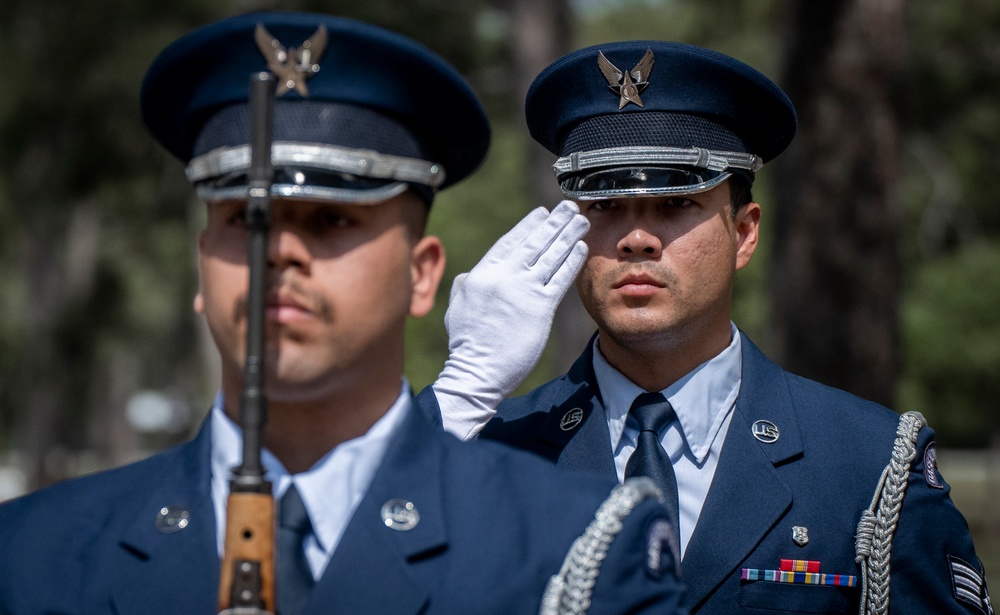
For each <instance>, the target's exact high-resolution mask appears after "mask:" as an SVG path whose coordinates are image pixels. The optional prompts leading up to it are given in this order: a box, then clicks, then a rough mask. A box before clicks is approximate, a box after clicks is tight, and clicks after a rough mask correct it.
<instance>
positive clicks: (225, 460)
mask: <svg viewBox="0 0 1000 615" xmlns="http://www.w3.org/2000/svg"><path fill="white" fill-rule="evenodd" d="M411 403H412V401H411V397H410V383H409V382H408V381H407V380H406V378H403V382H402V385H401V387H400V393H399V397H398V398H397V399H396V401H395V403H393V405H392V406H391V407H390V408H389V410H388V411H387V412H386V413H385V414H384V415H383V416H382V418H380V419H379V420H378V421H376V422H375V424H374V425H372V427H371V429H369V430H368V432H367V433H365V434H364V435H362V436H359V437H357V438H354V439H353V440H348V441H347V442H342V443H341V444H339V445H337V446H336V447H335V448H334V449H333V450H331V451H330V452H329V453H327V454H326V455H325V456H324V457H323V458H322V459H320V460H319V461H317V462H316V464H315V465H313V467H311V468H309V469H308V470H306V471H305V472H301V473H299V474H295V475H291V474H289V473H288V470H286V469H285V467H284V466H283V465H282V464H281V462H280V461H278V458H277V457H275V456H274V455H272V454H271V452H270V451H268V450H267V449H264V450H263V451H262V455H261V457H262V461H263V463H264V468H265V470H266V472H267V474H266V477H267V479H268V480H269V481H271V484H272V487H273V492H274V498H275V500H276V501H277V500H278V499H280V498H281V496H282V495H284V493H285V490H286V489H288V486H289V485H290V484H291V483H293V482H294V483H295V487H296V488H297V489H298V491H299V494H301V496H302V501H303V502H304V503H305V506H306V510H308V511H309V520H310V522H311V523H312V527H313V533H312V535H311V536H309V537H308V538H307V539H306V541H305V552H306V559H307V560H308V561H309V567H310V568H311V569H312V573H313V577H314V578H316V579H319V578H320V576H322V574H323V570H325V569H326V565H327V563H328V562H329V561H330V556H332V555H333V552H334V551H335V550H336V548H337V544H338V543H339V542H340V538H341V536H342V535H343V533H344V530H345V529H346V528H347V524H348V523H349V522H350V520H351V517H352V516H353V515H354V511H355V509H356V508H357V507H358V504H359V503H361V499H362V498H363V497H364V495H365V493H367V492H368V487H369V486H371V482H372V478H373V477H374V476H375V471H376V470H377V469H378V467H379V466H380V465H381V464H382V460H383V458H384V457H385V452H386V449H387V448H388V446H389V439H390V438H391V437H392V435H393V434H394V433H396V431H397V430H398V429H399V425H400V424H401V423H402V421H403V418H404V417H405V416H406V413H407V411H408V408H409V407H410V405H411ZM211 421H212V427H211V429H212V501H213V504H214V505H215V518H216V522H217V523H216V528H218V529H217V533H216V538H217V540H218V549H219V556H220V557H221V556H222V553H223V549H224V544H225V528H226V500H227V499H228V497H229V479H230V476H231V474H232V469H233V468H234V467H235V466H237V465H239V463H240V460H241V458H242V454H243V435H242V432H241V431H240V429H239V427H238V426H237V425H236V424H235V423H233V421H231V420H230V419H229V417H228V416H226V413H225V412H223V410H222V394H221V392H220V393H219V394H218V395H217V396H216V398H215V403H214V404H213V406H212V416H211Z"/></svg>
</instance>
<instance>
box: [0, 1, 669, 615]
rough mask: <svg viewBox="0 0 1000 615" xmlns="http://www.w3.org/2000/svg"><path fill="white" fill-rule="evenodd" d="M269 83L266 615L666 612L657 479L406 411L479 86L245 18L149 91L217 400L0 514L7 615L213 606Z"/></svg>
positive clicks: (184, 48)
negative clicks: (151, 442)
mask: <svg viewBox="0 0 1000 615" xmlns="http://www.w3.org/2000/svg"><path fill="white" fill-rule="evenodd" d="M265 70H268V71H270V72H271V73H273V74H274V75H275V76H276V77H277V80H276V92H275V100H274V106H273V109H274V111H273V146H272V147H271V158H272V162H273V165H274V178H273V182H272V184H271V198H272V203H271V211H270V215H271V226H270V235H269V241H268V243H267V255H266V263H267V271H266V276H265V277H266V281H267V284H266V286H267V288H266V293H265V295H266V299H265V300H266V305H265V317H266V318H265V325H264V328H265V333H266V345H265V348H266V352H265V353H264V366H265V369H264V372H265V376H266V377H265V379H264V382H265V390H266V393H267V397H268V401H269V407H268V410H269V412H268V421H267V423H266V425H265V427H264V430H263V438H262V439H263V445H264V447H265V450H264V452H263V456H262V457H263V465H264V466H265V467H266V470H267V478H268V479H269V480H270V481H271V484H272V485H273V489H274V495H275V496H276V497H277V498H279V499H280V506H279V511H278V514H277V516H278V518H279V524H278V525H279V529H278V531H277V534H278V539H277V541H276V545H277V546H276V549H277V550H278V553H277V575H276V576H277V578H278V586H277V588H276V593H277V609H276V610H277V612H278V615H298V614H299V613H314V614H319V613H365V614H377V613H385V614H390V613H391V614H393V615H403V614H407V613H412V614H417V613H421V614H431V613H440V614H459V613H461V614H463V615H466V614H469V613H522V614H529V613H530V614H533V613H538V612H540V609H542V607H543V595H544V601H545V602H544V606H545V607H546V609H550V610H546V611H544V612H553V613H555V612H564V607H567V606H569V607H572V606H574V604H576V602H582V603H584V604H589V612H591V613H607V614H610V613H639V612H642V613H646V612H649V613H668V614H673V613H679V612H680V608H679V606H678V604H679V601H680V593H681V588H680V585H679V582H678V581H677V578H676V576H675V575H674V563H675V560H674V559H673V557H672V554H671V551H670V549H667V548H665V545H667V544H668V543H667V542H665V540H664V538H663V536H664V533H663V531H664V528H665V527H669V524H668V523H667V521H666V516H665V512H664V509H663V508H662V506H661V505H660V504H659V503H658V501H657V499H656V498H655V497H649V496H650V495H655V489H654V488H652V487H651V486H650V484H649V483H642V482H638V483H635V484H634V485H630V486H629V487H628V488H627V489H618V488H617V487H616V486H615V481H614V480H613V479H612V477H604V478H599V477H583V476H579V477H577V476H570V475H569V474H568V473H566V472H565V471H563V470H559V469H557V468H555V467H553V466H551V464H548V463H546V462H544V461H541V460H538V459H535V458H533V457H532V456H530V455H528V454H525V453H523V452H520V451H514V450H510V449H508V448H506V447H502V446H500V445H497V444H495V443H478V444H471V445H470V444H467V443H462V442H460V441H459V440H457V439H456V438H454V437H452V436H449V435H447V434H445V433H443V432H441V431H440V430H437V429H435V428H434V427H433V426H431V425H430V424H428V423H427V422H426V421H425V419H424V417H423V416H422V415H421V414H419V413H418V412H417V411H416V410H415V409H414V407H413V403H412V397H411V393H410V389H409V385H408V383H407V381H406V379H405V378H404V377H403V376H402V373H403V330H404V323H405V321H406V319H407V317H408V316H422V315H424V314H425V313H426V312H427V311H428V310H429V309H430V307H431V304H432V302H433V297H434V293H435V290H436V288H437V285H438V282H439V281H440V278H441V275H442V273H443V268H444V253H443V248H442V246H441V244H440V241H439V240H438V239H436V238H434V237H430V236H427V235H425V234H424V225H425V221H426V218H427V215H428V211H429V208H430V205H431V202H432V200H433V197H434V194H435V193H436V192H437V191H438V190H441V189H444V188H446V187H448V186H450V185H452V184H454V183H455V182H458V181H459V180H461V179H462V178H464V177H465V176H467V175H468V174H469V173H471V172H472V171H473V170H474V169H475V168H476V167H477V166H478V165H479V163H480V162H481V161H482V159H483V157H484V155H485V152H486V150H487V147H488V143H489V127H488V124H487V121H486V118H485V115H484V113H483V110H482V108H481V107H480V104H479V102H478V100H477V99H476V96H475V95H474V94H473V92H472V90H471V89H470V88H469V86H468V85H467V84H466V83H465V81H464V80H463V79H462V78H461V77H460V76H459V75H458V73H457V72H456V71H455V69H453V68H452V67H451V66H449V65H448V64H446V63H445V62H444V61H443V60H441V59H440V58H439V57H438V56H436V55H434V54H433V53H432V52H430V51H429V50H427V49H426V48H424V47H422V46H421V45H418V44H417V43H415V42H414V41H412V40H409V39H407V38H404V37H401V36H399V35H396V34H393V33H391V32H387V31H385V30H382V29H380V28H376V27H373V26H370V25H367V24H362V23H358V22H354V21H351V20H346V19H340V18H336V17H330V16H324V15H313V14H301V13H258V14H250V15H243V16H238V17H233V18H231V19H226V20H222V21H220V22H217V23H213V24H210V25H207V26H205V27H203V28H200V29H198V30H196V31H194V32H192V33H190V34H188V35H186V36H184V37H183V38H181V39H179V40H178V41H176V42H175V43H173V44H172V45H170V46H169V47H168V48H167V49H166V50H164V51H163V52H162V53H161V54H160V56H159V57H158V58H157V59H156V60H155V61H154V63H153V65H152V67H151V68H150V69H149V72H148V73H147V76H146V79H145V81H144V84H143V90H142V113H143V117H144V120H145V122H146V124H147V126H148V127H149V129H150V131H151V132H152V134H153V135H154V136H155V137H156V138H157V139H158V140H159V141H160V142H161V143H162V144H163V145H164V147H165V148H166V149H167V150H168V151H170V152H171V153H172V154H173V155H175V156H176V157H177V158H179V159H180V160H182V161H183V162H184V163H185V164H186V171H187V176H188V178H189V179H190V180H191V181H192V182H193V184H194V186H195V189H196V191H197V193H198V195H199V196H200V197H201V198H202V199H203V200H205V201H206V203H207V207H206V218H207V222H206V225H205V228H204V230H203V231H202V233H201V235H200V236H199V240H198V270H199V274H200V285H199V289H198V293H197V296H196V298H195V302H194V303H195V308H196V310H197V311H198V312H199V313H200V314H202V315H203V316H204V317H205V320H206V322H207V324H208V328H209V330H210V331H211V334H212V336H213V339H214V341H215V344H216V346H217V348H218V351H219V357H220V360H221V367H222V369H221V373H222V382H221V390H220V393H219V395H218V396H217V398H216V401H215V404H214V406H213V408H212V410H211V413H210V416H209V417H208V419H207V420H206V421H205V423H204V425H203V427H202V429H201V430H200V432H199V433H198V435H197V436H196V437H195V438H194V439H193V440H192V441H190V442H188V443H186V444H183V445H181V446H179V447H177V448H174V449H171V450H168V451H166V452H163V453H161V454H159V455H156V456H154V457H151V458H149V459H147V460H144V461H141V462H138V463H136V464H133V465H129V466H126V467H123V468H119V469H115V470H111V471H107V472H103V473H99V474H96V475H93V476H89V477H85V478H81V479H77V480H72V481H68V482H65V483H62V484H59V485H56V486H53V487H50V488H48V489H44V490H41V491H39V492H36V493H33V494H29V495H27V496H25V497H23V498H21V499H18V500H15V501H12V502H8V503H6V504H4V505H3V506H0V614H3V615H40V614H42V613H61V614H70V613H79V614H85V615H99V614H102V613H107V614H110V613H118V614H126V613H131V614H140V613H141V614H142V615H149V614H155V613H164V614H167V613H169V614H173V615H176V614H178V613H185V614H195V613H198V614H201V613H213V612H216V610H215V609H216V608H217V596H218V595H219V592H218V586H219V583H220V556H221V555H222V552H223V542H224V541H223V540H222V537H223V535H224V530H225V527H224V526H225V524H226V496H227V494H228V491H229V482H228V481H229V473H230V470H231V469H232V468H233V466H234V465H235V464H236V463H238V462H239V461H240V450H241V445H242V432H241V430H240V427H239V426H238V424H237V416H238V409H239V406H240V402H239V398H240V395H241V392H242V391H243V385H244V373H245V371H244V368H245V365H244V362H245V360H246V359H245V357H246V352H245V345H246V338H247V336H246V329H247V321H248V317H247V313H248V306H247V303H248V298H247V280H248V268H249V267H248V264H247V263H248V258H247V248H246V244H247V237H248V231H247V227H246V225H247V222H246V218H247V216H246V212H245V210H246V209H247V195H248V178H247V175H248V171H249V169H250V161H251V159H252V156H251V151H250V146H249V143H250V130H249V126H250V124H251V118H250V112H249V108H248V88H249V78H250V75H251V74H253V73H256V72H260V71H265ZM255 186H256V184H255ZM258 188H259V186H258V187H257V188H255V189H258ZM263 190H264V194H265V195H266V194H267V191H266V189H263ZM612 489H614V492H613V494H612V495H611V497H609V493H612ZM599 507H601V515H600V517H599V518H598V517H597V515H596V512H597V511H598V509H599ZM584 535H586V536H587V537H588V538H587V540H584V541H581V542H578V541H577V539H578V538H579V537H581V536H584ZM574 545H576V546H574ZM286 549H287V550H286ZM566 562H569V564H570V565H567V567H566V569H565V570H563V571H562V572H561V569H562V568H563V567H564V565H566ZM597 573H599V574H597ZM581 574H583V575H584V576H581ZM595 575H596V576H595ZM285 580H287V583H285V582H284V581H285ZM573 612H578V611H573Z"/></svg>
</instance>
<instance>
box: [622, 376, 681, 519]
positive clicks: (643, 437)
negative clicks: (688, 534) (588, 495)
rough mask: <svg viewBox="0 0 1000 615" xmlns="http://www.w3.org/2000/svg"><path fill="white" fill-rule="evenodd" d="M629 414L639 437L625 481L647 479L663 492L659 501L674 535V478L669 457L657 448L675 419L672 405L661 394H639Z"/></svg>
mask: <svg viewBox="0 0 1000 615" xmlns="http://www.w3.org/2000/svg"><path fill="white" fill-rule="evenodd" d="M629 414H631V415H632V416H633V417H635V420H636V421H637V422H638V423H639V438H638V440H637V442H636V445H635V451H634V452H633V453H632V456H631V457H629V458H628V463H627V464H626V465H625V478H629V477H631V476H648V477H649V478H651V479H653V482H655V483H656V486H657V487H659V488H660V491H662V492H663V501H664V503H665V504H666V507H667V512H668V513H670V515H671V523H672V524H673V526H674V531H675V532H680V512H679V506H678V504H677V477H676V476H674V466H673V464H671V463H670V456H669V455H667V451H665V450H663V446H661V445H660V432H662V431H663V430H664V429H665V428H666V427H667V425H669V424H670V422H671V421H672V420H674V419H675V418H677V413H676V412H674V408H673V406H671V405H670V402H668V401H667V400H666V398H664V397H663V394H661V393H643V394H642V395H639V396H638V397H636V398H635V401H634V402H632V408H631V409H629Z"/></svg>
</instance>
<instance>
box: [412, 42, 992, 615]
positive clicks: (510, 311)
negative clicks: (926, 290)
mask: <svg viewBox="0 0 1000 615" xmlns="http://www.w3.org/2000/svg"><path fill="white" fill-rule="evenodd" d="M526 115H527V124H528V128H529V130H530V132H531V135H532V137H534V138H535V140H537V141H538V142H539V143H541V144H542V145H543V146H545V147H546V148H547V149H548V150H549V151H551V152H552V153H553V154H554V155H555V156H556V157H557V158H558V159H557V160H556V162H555V164H554V166H553V170H554V172H555V175H556V180H557V181H558V182H559V185H560V188H561V189H562V192H563V194H564V195H565V197H566V198H567V199H570V200H571V201H572V202H564V203H562V204H560V205H559V206H558V207H556V208H555V209H554V210H553V211H552V213H551V214H547V213H545V212H533V213H532V214H531V215H530V216H529V217H528V218H526V220H525V221H524V222H522V223H521V224H519V225H518V226H517V227H515V229H514V230H512V231H511V233H510V234H509V235H508V236H506V237H505V238H503V239H502V240H501V241H500V242H499V243H498V244H497V246H496V247H495V248H494V249H493V250H491V251H490V252H489V253H488V254H487V256H486V258H484V259H483V261H482V262H481V263H480V264H479V265H477V267H476V268H474V269H473V270H472V271H471V272H469V273H468V274H467V275H463V276H461V277H460V278H459V279H458V282H459V283H458V284H457V285H455V286H454V287H453V291H452V301H451V304H450V305H449V310H448V315H447V317H446V322H447V324H448V329H449V336H450V347H451V356H450V357H449V360H448V363H447V364H446V367H445V369H444V371H443V372H442V374H441V377H440V378H439V380H438V381H437V382H436V383H435V384H434V385H432V387H430V388H429V389H428V390H426V391H425V392H424V393H422V394H421V397H420V399H421V401H422V402H426V403H425V407H426V408H427V409H428V411H429V413H430V414H431V415H436V414H439V413H440V415H441V417H442V419H443V421H444V425H445V427H446V428H448V429H449V430H451V431H453V432H454V433H456V434H458V435H460V436H462V437H466V438H469V437H473V436H475V435H476V434H477V433H478V434H480V438H481V439H483V438H486V439H492V440H498V441H501V442H505V443H508V444H512V445H514V446H517V447H519V448H522V449H525V450H529V451H531V452H534V453H536V454H538V455H539V456H541V457H543V458H546V459H549V460H550V461H552V462H553V463H555V464H556V465H558V466H561V467H565V468H573V469H578V470H588V471H591V472H594V473H597V474H600V475H604V476H612V477H617V478H618V479H623V478H625V477H628V476H631V475H633V474H636V473H639V474H645V475H647V476H654V475H655V479H656V480H658V481H660V484H661V485H662V489H663V492H664V494H665V496H666V500H667V502H668V505H669V508H671V509H672V510H671V515H672V516H673V518H674V520H675V522H674V524H673V525H674V527H675V528H676V530H677V540H678V542H679V547H680V552H681V553H682V560H681V577H682V579H683V580H684V581H685V582H686V584H687V586H688V591H687V594H686V598H685V605H686V606H687V607H688V608H689V609H690V610H691V612H692V613H699V614H703V615H706V614H713V615H716V614H718V615H733V614H735V613H754V614H761V615H762V614H764V613H774V614H775V615H777V614H779V613H782V614H784V613H858V612H860V613H866V614H875V613H881V614H885V613H896V614H903V613H905V614H914V613H927V614H931V613H933V614H935V615H939V614H944V613H955V614H959V613H962V614H967V615H968V614H976V615H989V614H992V613H993V608H992V606H991V604H990V600H989V596H988V593H987V590H986V584H985V581H984V570H983V566H982V564H981V562H980V560H979V559H978V558H977V556H976V554H975V550H974V548H973V543H972V539H971V537H970V534H969V529H968V526H967V524H966V522H965V520H964V519H963V517H962V515H961V514H960V513H959V511H958V510H957V509H956V508H955V506H954V505H953V503H952V501H951V499H950V498H949V486H948V484H947V483H946V482H945V481H944V479H943V478H942V476H941V474H940V473H939V472H938V469H937V463H936V453H935V451H936V449H935V443H934V434H933V432H932V430H931V429H930V428H928V427H926V425H925V423H924V421H923V419H922V417H920V415H918V414H915V413H907V414H905V415H903V416H900V415H899V414H897V413H896V412H893V411H891V410H889V409H887V408H884V407H881V406H879V405H877V404H874V403H871V402H868V401H865V400H862V399H859V398H857V397H854V396H852V395H850V394H848V393H845V392H843V391H838V390H835V389H832V388H828V387H825V386H823V385H821V384H818V383H816V382H812V381H809V380H806V379H803V378H800V377H798V376H795V375H793V374H791V373H788V372H786V371H784V370H783V369H781V368H780V367H778V366H777V365H775V364H774V363H773V362H771V361H770V360H768V359H767V357H765V356H764V354H763V353H762V352H761V351H760V350H758V348H757V347H756V346H755V345H754V344H753V342H752V341H751V340H750V339H749V338H748V337H747V336H746V334H744V333H742V332H741V331H739V329H738V328H737V327H736V325H735V324H733V323H732V322H731V305H730V303H731V298H732V291H733V280H734V276H735V274H736V272H737V271H738V270H740V269H742V268H743V267H744V266H746V265H747V263H749V262H750V259H751V257H752V255H753V254H754V251H755V250H756V248H757V244H758V236H759V232H760V224H761V222H760V221H761V215H762V210H763V208H762V207H761V205H759V204H757V203H756V202H754V200H753V198H752V195H751V186H752V182H753V180H754V176H755V174H756V173H757V171H758V170H759V169H760V168H761V166H762V165H763V164H764V163H766V162H768V161H769V160H771V159H773V158H774V157H776V156H778V155H779V154H780V153H781V152H782V150H784V149H785V148H786V147H787V146H788V145H789V143H790V142H791V140H792V137H793V135H794V133H795V129H796V115H795V110H794V107H793V105H792V102H791V101H790V100H789V99H788V97H787V96H786V95H785V94H784V93H783V92H782V91H781V90H780V89H779V88H778V87H777V86H776V85H775V84H774V83H772V82H771V81H770V80H769V79H768V78H767V77H765V76H764V75H762V74H761V73H759V72H758V71H757V70H755V69H753V68H751V67H750V66H747V65H746V64H744V63H742V62H739V61H737V60H735V59H733V58H731V57H728V56H725V55H723V54H720V53H717V52H714V51H711V50H708V49H702V48H699V47H695V46H691V45H685V44H677V43H671V42H663V41H629V42H619V43H608V44H603V45H597V46H594V47H589V48H586V49H581V50H579V51H575V52H573V53H570V54H569V55H567V56H565V57H563V58H560V59H559V60H557V61H556V62H554V63H553V64H551V65H550V66H549V67H548V68H546V69H545V70H544V71H542V73H541V74H540V75H539V76H538V77H537V78H536V80H535V81H534V83H533V84H532V85H531V87H530V89H529V91H528V95H527V101H526ZM844 129H845V130H848V129H849V127H844ZM577 211H579V213H577ZM588 228H589V231H588ZM578 271H579V275H578V276H577V277H576V288H577V291H578V292H579V295H580V298H581V300H582V303H583V305H584V307H585V308H586V309H587V311H588V312H589V314H590V316H591V317H592V318H593V319H594V321H595V322H596V324H597V333H596V335H595V336H594V338H592V340H591V342H590V343H589V344H588V345H587V346H586V348H585V349H584V351H583V353H582V355H581V356H580V357H579V359H578V360H577V361H576V363H575V364H573V366H572V367H571V368H570V370H569V371H568V372H567V373H566V374H564V375H562V376H560V377H558V378H556V379H555V380H553V381H551V382H549V383H547V384H544V385H542V386H540V387H538V388H537V389H535V390H534V391H531V392H530V393H528V394H527V395H525V396H523V397H518V398H512V399H508V400H506V401H503V402H502V403H501V397H502V396H503V395H505V394H509V393H510V392H511V391H513V389H514V388H515V387H516V386H517V385H518V384H519V383H520V380H521V378H522V377H523V376H524V375H526V373H527V371H528V370H529V369H530V366H531V365H533V363H534V361H535V360H537V357H538V355H539V354H540V351H541V348H542V346H543V345H544V341H545V338H546V337H547V334H548V326H549V324H550V323H551V318H552V314H553V312H554V310H555V306H556V305H557V304H558V302H559V300H560V299H561V297H562V293H563V292H565V290H566V288H567V287H568V286H569V281H570V280H572V279H573V277H574V274H576V273H577V272H578ZM472 315H475V317H472ZM519 316H520V317H519ZM539 323H541V324H539ZM511 332H513V334H512V333H511ZM519 334H521V335H519ZM512 338H518V339H514V340H512ZM656 416H660V417H662V419H663V422H662V424H659V425H657V424H655V423H654V421H653V419H652V418H649V417H654V418H655V417H656ZM480 430H481V431H480Z"/></svg>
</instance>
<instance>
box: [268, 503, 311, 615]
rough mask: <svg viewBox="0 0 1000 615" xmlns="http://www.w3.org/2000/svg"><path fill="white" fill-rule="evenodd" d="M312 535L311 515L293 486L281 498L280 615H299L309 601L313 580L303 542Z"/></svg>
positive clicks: (279, 528) (278, 566)
mask: <svg viewBox="0 0 1000 615" xmlns="http://www.w3.org/2000/svg"><path fill="white" fill-rule="evenodd" d="M311 532H312V524H311V523H310V522H309V512H308V511H307V510H306V506H305V504H303V503H302V496H300V495H299V491H298V489H296V488H295V485H294V484H292V485H291V486H289V487H288V491H286V492H285V495H283V496H282V497H281V504H280V506H279V510H278V553H277V558H278V562H277V571H278V573H277V578H278V587H277V589H276V590H275V593H276V594H277V598H278V613H279V614H280V615H299V614H300V613H302V612H303V610H304V609H305V605H306V602H307V601H308V599H309V592H310V590H312V586H313V576H312V571H311V570H310V569H309V562H308V561H306V552H305V549H304V548H303V542H304V541H305V538H306V536H308V535H309V534H310V533H311Z"/></svg>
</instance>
